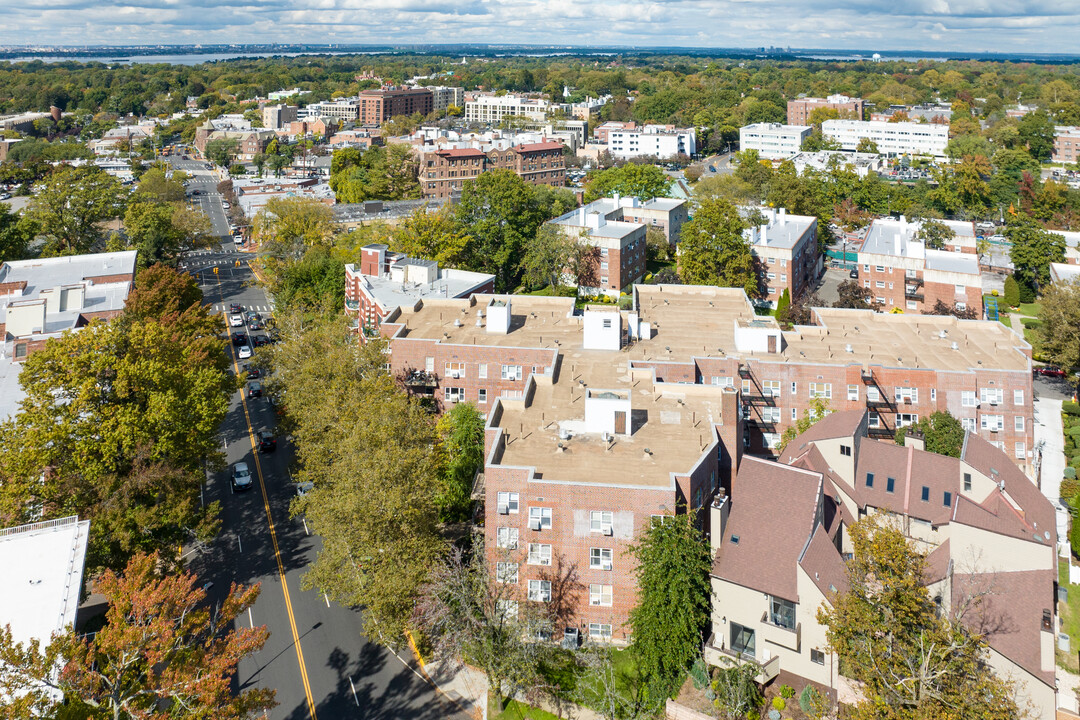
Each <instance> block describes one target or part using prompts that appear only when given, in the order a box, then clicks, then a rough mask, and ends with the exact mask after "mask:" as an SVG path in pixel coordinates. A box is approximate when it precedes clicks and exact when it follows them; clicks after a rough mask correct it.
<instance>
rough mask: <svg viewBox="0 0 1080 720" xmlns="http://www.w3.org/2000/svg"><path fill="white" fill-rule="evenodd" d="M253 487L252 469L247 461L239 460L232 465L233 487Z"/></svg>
mask: <svg viewBox="0 0 1080 720" xmlns="http://www.w3.org/2000/svg"><path fill="white" fill-rule="evenodd" d="M250 487H251V471H250V470H248V465H247V463H246V462H238V463H236V464H235V465H233V467H232V489H233V492H236V491H237V490H247V489H249V488H250Z"/></svg>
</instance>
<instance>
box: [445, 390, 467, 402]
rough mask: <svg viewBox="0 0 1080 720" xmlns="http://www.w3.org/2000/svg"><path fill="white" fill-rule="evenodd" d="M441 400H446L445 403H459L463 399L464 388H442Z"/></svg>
mask: <svg viewBox="0 0 1080 720" xmlns="http://www.w3.org/2000/svg"><path fill="white" fill-rule="evenodd" d="M443 398H444V399H445V400H446V402H455V403H456V402H461V401H462V400H464V399H465V388H459V387H448V388H443Z"/></svg>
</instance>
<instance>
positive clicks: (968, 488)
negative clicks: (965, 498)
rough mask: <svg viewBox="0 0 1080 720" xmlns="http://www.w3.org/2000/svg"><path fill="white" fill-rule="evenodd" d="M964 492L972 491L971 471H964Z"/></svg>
mask: <svg viewBox="0 0 1080 720" xmlns="http://www.w3.org/2000/svg"><path fill="white" fill-rule="evenodd" d="M964 492H971V473H964Z"/></svg>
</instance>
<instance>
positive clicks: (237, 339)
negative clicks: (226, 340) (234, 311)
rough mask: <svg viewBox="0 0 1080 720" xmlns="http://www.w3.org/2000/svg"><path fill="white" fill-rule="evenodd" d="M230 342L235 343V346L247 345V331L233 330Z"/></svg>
mask: <svg viewBox="0 0 1080 720" xmlns="http://www.w3.org/2000/svg"><path fill="white" fill-rule="evenodd" d="M232 344H233V345H236V346H237V347H239V346H240V345H247V344H248V336H247V333H246V332H244V331H243V330H240V331H238V332H234V333H233V334H232Z"/></svg>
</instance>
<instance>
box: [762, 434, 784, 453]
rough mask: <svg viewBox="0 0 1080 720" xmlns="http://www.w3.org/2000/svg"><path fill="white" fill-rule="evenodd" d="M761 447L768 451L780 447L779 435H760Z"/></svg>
mask: <svg viewBox="0 0 1080 720" xmlns="http://www.w3.org/2000/svg"><path fill="white" fill-rule="evenodd" d="M761 445H762V446H763V447H766V448H768V449H769V450H775V449H776V448H778V447H780V433H761Z"/></svg>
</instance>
